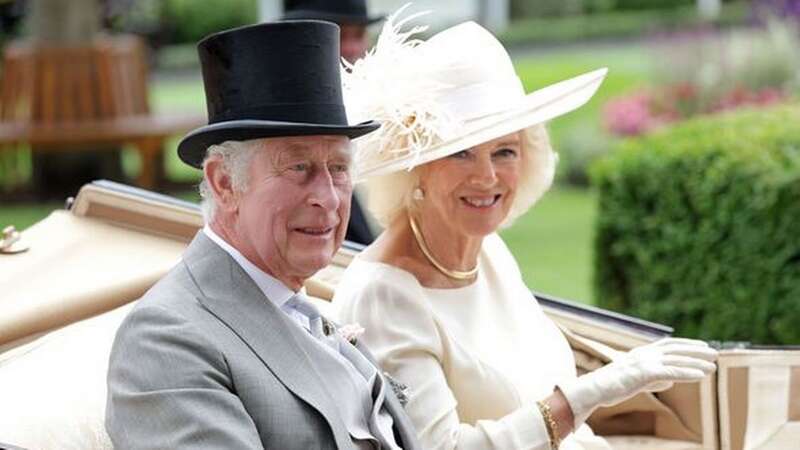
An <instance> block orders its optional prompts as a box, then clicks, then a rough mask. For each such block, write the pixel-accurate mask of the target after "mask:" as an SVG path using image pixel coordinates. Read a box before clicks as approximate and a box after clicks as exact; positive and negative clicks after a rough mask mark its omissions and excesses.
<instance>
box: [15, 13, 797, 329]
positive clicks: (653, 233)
mask: <svg viewBox="0 0 800 450" xmlns="http://www.w3.org/2000/svg"><path fill="white" fill-rule="evenodd" d="M404 3H405V0H400V1H394V0H373V1H370V2H369V7H370V10H371V12H372V13H376V14H377V13H383V14H386V13H391V12H392V11H394V10H395V9H397V8H398V7H400V6H402V5H403V4H404ZM411 10H412V11H423V10H431V11H433V14H431V15H429V16H427V17H426V18H425V19H422V20H423V21H427V22H429V23H431V24H432V27H431V29H430V30H429V31H428V33H433V32H435V31H436V30H437V29H441V28H443V27H446V26H448V25H452V24H454V23H458V22H460V21H463V20H476V21H479V22H481V23H482V24H484V25H485V26H487V27H489V28H490V29H492V30H493V31H494V32H495V33H497V35H498V37H499V38H500V40H501V41H502V42H503V43H504V44H505V45H506V47H507V48H508V49H509V50H510V51H511V53H512V56H513V58H514V62H515V65H516V67H517V70H518V73H519V75H520V77H521V78H522V80H523V83H524V85H525V86H526V89H527V90H528V91H532V90H535V89H537V88H539V87H542V86H545V85H547V84H549V83H553V82H556V81H559V80H562V79H565V78H568V77H571V76H575V75H578V74H581V73H583V72H586V71H589V70H593V69H596V68H599V67H608V68H609V69H610V72H609V76H608V78H607V80H606V82H605V83H604V85H603V86H602V87H601V89H600V91H599V93H598V95H596V96H595V97H594V99H593V100H592V101H591V103H589V104H588V105H586V106H584V107H583V108H581V109H580V110H578V111H577V112H574V113H572V114H569V115H567V116H565V117H562V118H559V119H557V120H555V121H553V122H552V123H551V124H550V125H549V130H550V133H551V136H552V139H553V142H554V147H555V149H556V150H557V151H558V152H559V154H560V162H559V166H558V179H557V183H556V186H555V187H554V188H553V189H552V190H551V191H550V192H549V193H548V194H547V195H546V196H545V198H544V199H543V200H542V201H541V202H540V203H539V204H538V205H537V206H536V207H535V208H533V210H532V211H531V212H529V213H528V214H527V215H526V216H524V217H522V218H521V219H519V220H518V221H517V222H516V223H515V224H514V226H513V227H511V228H509V229H507V230H505V231H504V232H503V236H504V238H505V239H506V241H507V243H508V245H509V246H510V248H511V250H512V251H513V252H514V253H515V255H516V257H517V258H518V260H519V262H520V265H521V267H522V269H523V272H524V277H525V279H526V282H527V283H528V285H529V286H530V287H531V288H532V289H533V290H535V291H540V292H545V293H548V294H551V295H555V296H558V297H563V298H567V299H571V300H575V301H579V302H584V303H589V304H595V305H597V306H600V307H604V308H611V309H615V310H619V311H623V312H627V313H631V314H634V315H637V316H640V317H644V318H649V319H652V320H656V321H660V322H663V323H666V324H669V325H671V326H673V327H675V328H676V329H677V331H678V332H679V334H684V335H693V336H698V337H704V338H706V339H720V340H722V339H725V340H748V341H753V342H758V343H763V344H772V343H779V344H800V330H798V327H797V326H796V324H797V323H800V239H798V236H800V221H796V220H795V219H796V218H797V217H800V215H798V214H797V213H800V211H798V209H800V201H799V200H800V197H798V194H800V120H799V119H800V108H798V103H797V94H798V93H799V92H800V32H799V31H798V30H799V29H800V0H751V1H743V0H436V1H433V0H430V1H417V2H415V3H414V4H413V5H412V7H411ZM282 11H283V4H282V2H281V1H280V0H274V1H268V0H0V45H2V48H3V58H2V66H0V77H1V79H2V81H1V82H0V226H5V225H9V224H13V225H15V226H16V227H17V228H18V229H24V228H25V227H27V226H29V225H31V224H32V223H34V222H36V221H38V220H41V219H42V218H44V217H46V215H47V214H48V213H49V212H50V211H52V210H53V209H54V208H59V207H62V206H63V203H64V199H66V198H67V197H68V196H71V195H74V194H75V193H76V192H77V189H78V188H79V187H80V186H81V185H82V184H83V183H85V182H87V181H90V180H92V179H97V178H106V179H112V180H117V181H122V182H126V183H130V184H136V185H140V186H143V187H146V188H148V189H153V190H157V191H160V192H165V193H169V194H171V195H176V196H179V197H181V198H184V199H189V200H197V195H196V193H195V184H196V183H197V181H198V172H197V171H196V170H194V169H191V168H189V167H186V166H185V165H183V164H182V163H180V161H179V160H178V158H177V155H176V153H175V146H176V144H177V141H178V140H179V139H180V137H181V135H182V134H183V133H185V131H187V130H188V129H191V128H193V127H194V126H198V125H200V124H202V123H203V121H204V119H205V100H204V96H203V91H202V82H201V78H200V72H199V64H198V61H197V54H196V50H195V44H196V42H197V41H198V40H199V39H200V38H202V37H203V36H205V35H207V34H209V33H212V32H215V31H219V30H223V29H227V28H231V27H235V26H240V25H245V24H251V23H256V22H259V21H265V20H272V19H274V18H276V17H279V16H280V14H281V13H282ZM379 31H380V25H379V24H378V25H374V26H372V27H370V29H369V32H370V34H371V35H373V36H374V35H376V34H377V33H378V32H379ZM76 123H80V124H82V125H81V127H80V128H72V129H70V128H69V127H70V126H72V124H76ZM64 124H67V125H64ZM86 124H88V125H86ZM31 130H33V131H31ZM65 130H66V131H65ZM76 130H77V131H76Z"/></svg>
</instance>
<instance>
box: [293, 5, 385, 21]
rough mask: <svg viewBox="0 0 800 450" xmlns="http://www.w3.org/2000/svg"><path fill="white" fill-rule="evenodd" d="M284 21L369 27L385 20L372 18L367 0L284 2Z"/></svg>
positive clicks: (379, 17)
mask: <svg viewBox="0 0 800 450" xmlns="http://www.w3.org/2000/svg"><path fill="white" fill-rule="evenodd" d="M283 4H284V9H285V10H286V12H285V13H284V14H283V19H316V20H327V21H330V22H336V23H339V24H357V25H369V24H372V23H375V22H378V21H381V20H383V19H384V17H383V16H375V17H370V16H369V15H368V14H367V1H366V0H284V2H283Z"/></svg>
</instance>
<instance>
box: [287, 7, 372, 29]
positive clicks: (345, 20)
mask: <svg viewBox="0 0 800 450" xmlns="http://www.w3.org/2000/svg"><path fill="white" fill-rule="evenodd" d="M385 18H386V16H373V17H369V16H357V15H350V14H336V13H330V12H326V11H317V10H312V9H296V10H292V11H286V12H285V13H284V14H283V17H281V20H308V19H313V20H325V21H328V22H333V23H337V24H353V25H372V24H374V23H377V22H380V21H382V20H384V19H385Z"/></svg>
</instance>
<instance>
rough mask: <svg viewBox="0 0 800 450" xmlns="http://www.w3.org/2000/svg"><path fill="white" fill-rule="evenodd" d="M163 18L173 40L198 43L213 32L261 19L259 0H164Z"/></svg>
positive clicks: (162, 4) (162, 6) (162, 7)
mask: <svg viewBox="0 0 800 450" xmlns="http://www.w3.org/2000/svg"><path fill="white" fill-rule="evenodd" d="M160 14H161V20H162V24H163V25H164V26H165V27H166V29H167V30H168V32H169V34H170V37H171V39H170V42H175V43H181V42H197V41H199V40H200V39H202V38H203V37H205V36H207V35H208V34H210V33H214V32H217V31H222V30H226V29H229V28H234V27H238V26H242V25H249V24H252V23H255V22H256V21H258V3H257V2H256V0H164V1H163V2H162V3H161V12H160Z"/></svg>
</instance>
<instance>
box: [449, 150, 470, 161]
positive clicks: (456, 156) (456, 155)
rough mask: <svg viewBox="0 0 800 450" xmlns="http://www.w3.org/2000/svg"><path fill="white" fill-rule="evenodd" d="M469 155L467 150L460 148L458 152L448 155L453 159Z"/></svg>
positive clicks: (464, 157)
mask: <svg viewBox="0 0 800 450" xmlns="http://www.w3.org/2000/svg"><path fill="white" fill-rule="evenodd" d="M468 156H469V152H468V151H467V150H461V151H460V152H457V153H453V154H452V155H450V158H453V159H466V158H467V157H468Z"/></svg>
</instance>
